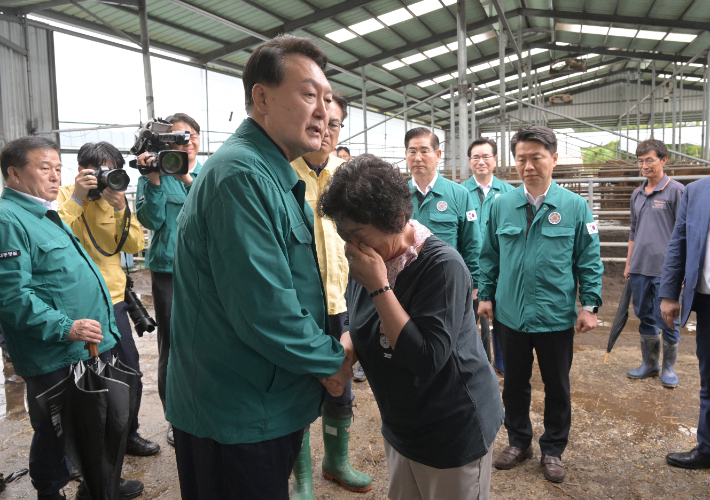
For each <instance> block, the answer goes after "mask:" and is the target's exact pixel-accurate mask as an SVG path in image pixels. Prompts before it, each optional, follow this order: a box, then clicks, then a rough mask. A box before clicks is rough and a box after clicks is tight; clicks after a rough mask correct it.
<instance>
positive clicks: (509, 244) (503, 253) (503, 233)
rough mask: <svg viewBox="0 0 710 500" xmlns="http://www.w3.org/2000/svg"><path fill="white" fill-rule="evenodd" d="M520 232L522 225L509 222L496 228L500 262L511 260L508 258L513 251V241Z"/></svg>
mask: <svg viewBox="0 0 710 500" xmlns="http://www.w3.org/2000/svg"><path fill="white" fill-rule="evenodd" d="M522 232H523V228H522V227H518V226H513V225H510V224H506V225H503V226H501V227H499V228H498V229H496V236H497V237H498V248H499V253H500V260H501V263H502V262H511V261H510V258H511V257H512V256H513V254H514V253H515V241H516V240H517V239H518V238H519V237H520V234H521V233H522Z"/></svg>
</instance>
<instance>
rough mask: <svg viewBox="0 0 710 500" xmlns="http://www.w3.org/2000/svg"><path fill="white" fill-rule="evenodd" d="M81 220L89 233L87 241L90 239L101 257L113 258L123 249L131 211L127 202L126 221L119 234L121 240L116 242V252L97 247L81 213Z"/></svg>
mask: <svg viewBox="0 0 710 500" xmlns="http://www.w3.org/2000/svg"><path fill="white" fill-rule="evenodd" d="M81 220H82V221H84V226H85V227H86V232H87V233H89V239H91V243H93V244H94V247H95V248H96V250H98V251H99V253H100V254H101V255H104V256H106V257H113V256H114V255H116V254H117V253H118V252H120V251H121V249H122V248H123V245H124V244H125V243H126V239H128V232H129V231H130V229H131V209H130V208H129V207H128V200H126V220H125V222H124V223H123V233H121V239H120V240H119V242H118V246H117V247H116V251H115V252H113V253H108V252H107V251H105V250H104V249H103V248H101V247H100V246H99V244H98V243H96V240H95V239H94V235H93V234H91V229H89V224H87V223H86V217H84V213H83V212H82V213H81Z"/></svg>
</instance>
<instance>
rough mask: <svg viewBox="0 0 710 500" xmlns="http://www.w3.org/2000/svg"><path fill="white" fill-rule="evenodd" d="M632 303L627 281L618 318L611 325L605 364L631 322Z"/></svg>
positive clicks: (620, 301) (617, 313)
mask: <svg viewBox="0 0 710 500" xmlns="http://www.w3.org/2000/svg"><path fill="white" fill-rule="evenodd" d="M630 303H631V283H629V281H628V280H626V285H624V291H623V292H621V299H619V308H618V309H617V310H616V316H614V322H613V323H612V325H611V332H609V344H607V346H606V356H604V363H606V360H607V359H609V353H610V352H611V350H612V349H613V348H614V344H615V343H616V339H618V338H619V335H620V334H621V330H623V329H624V327H625V326H626V322H627V321H628V320H629V304H630Z"/></svg>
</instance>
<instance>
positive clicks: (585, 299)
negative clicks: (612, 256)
mask: <svg viewBox="0 0 710 500" xmlns="http://www.w3.org/2000/svg"><path fill="white" fill-rule="evenodd" d="M580 205H581V206H580V208H579V210H580V211H581V212H582V214H580V217H578V219H577V220H579V221H580V222H578V223H577V228H576V232H575V241H574V274H575V276H576V277H577V280H578V281H579V301H580V302H581V303H582V304H583V305H585V306H597V307H601V305H602V275H603V274H604V264H602V259H601V254H600V245H599V233H598V229H597V226H596V223H595V222H594V216H592V211H591V210H589V205H587V204H586V203H582V202H580ZM588 224H592V225H593V227H592V226H590V225H588Z"/></svg>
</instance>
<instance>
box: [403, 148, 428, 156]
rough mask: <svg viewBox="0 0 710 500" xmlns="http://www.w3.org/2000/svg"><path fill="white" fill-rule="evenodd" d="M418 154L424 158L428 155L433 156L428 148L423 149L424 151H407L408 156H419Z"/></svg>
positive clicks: (412, 149) (411, 149)
mask: <svg viewBox="0 0 710 500" xmlns="http://www.w3.org/2000/svg"><path fill="white" fill-rule="evenodd" d="M417 153H419V154H420V155H422V156H426V155H428V154H431V153H432V150H431V149H428V148H422V149H414V148H410V149H408V150H407V156H417Z"/></svg>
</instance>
